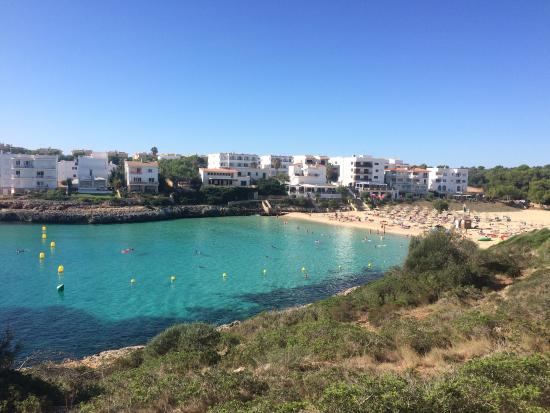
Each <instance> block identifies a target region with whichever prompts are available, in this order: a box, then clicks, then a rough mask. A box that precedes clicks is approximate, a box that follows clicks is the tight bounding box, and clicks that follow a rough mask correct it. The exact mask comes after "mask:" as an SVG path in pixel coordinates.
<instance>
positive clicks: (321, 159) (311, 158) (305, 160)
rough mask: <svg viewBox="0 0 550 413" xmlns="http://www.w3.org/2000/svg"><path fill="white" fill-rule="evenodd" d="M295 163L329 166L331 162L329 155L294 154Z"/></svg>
mask: <svg viewBox="0 0 550 413" xmlns="http://www.w3.org/2000/svg"><path fill="white" fill-rule="evenodd" d="M294 163H295V164H303V165H306V164H307V165H317V164H318V165H325V166H327V165H328V163H329V157H328V156H325V155H294Z"/></svg>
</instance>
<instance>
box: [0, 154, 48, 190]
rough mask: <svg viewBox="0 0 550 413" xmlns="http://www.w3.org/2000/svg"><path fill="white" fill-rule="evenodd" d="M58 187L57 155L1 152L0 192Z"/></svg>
mask: <svg viewBox="0 0 550 413" xmlns="http://www.w3.org/2000/svg"><path fill="white" fill-rule="evenodd" d="M55 188H57V155H26V154H11V153H0V192H1V193H2V194H4V195H11V194H17V193H24V192H27V191H37V190H48V189H55Z"/></svg>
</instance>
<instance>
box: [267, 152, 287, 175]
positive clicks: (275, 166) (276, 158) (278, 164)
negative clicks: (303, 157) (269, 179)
mask: <svg viewBox="0 0 550 413" xmlns="http://www.w3.org/2000/svg"><path fill="white" fill-rule="evenodd" d="M293 163H294V157H293V156H291V155H262V156H260V168H262V170H263V171H264V172H266V171H267V172H268V176H277V175H279V174H286V173H288V167H289V166H290V165H292V164H293Z"/></svg>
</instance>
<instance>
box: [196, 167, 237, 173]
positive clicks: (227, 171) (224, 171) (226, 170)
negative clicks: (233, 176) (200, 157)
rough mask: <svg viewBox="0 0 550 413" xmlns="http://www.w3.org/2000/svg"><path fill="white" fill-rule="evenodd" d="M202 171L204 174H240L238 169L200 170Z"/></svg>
mask: <svg viewBox="0 0 550 413" xmlns="http://www.w3.org/2000/svg"><path fill="white" fill-rule="evenodd" d="M199 169H200V170H201V171H204V172H217V173H220V172H221V173H236V172H238V171H237V170H236V169H224V168H199Z"/></svg>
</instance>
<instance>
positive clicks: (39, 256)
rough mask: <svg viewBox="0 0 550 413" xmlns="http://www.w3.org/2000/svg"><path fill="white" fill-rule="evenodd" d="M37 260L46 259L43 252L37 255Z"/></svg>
mask: <svg viewBox="0 0 550 413" xmlns="http://www.w3.org/2000/svg"><path fill="white" fill-rule="evenodd" d="M38 258H39V259H41V260H43V259H44V258H46V254H44V253H43V252H41V253H40V254H38Z"/></svg>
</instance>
